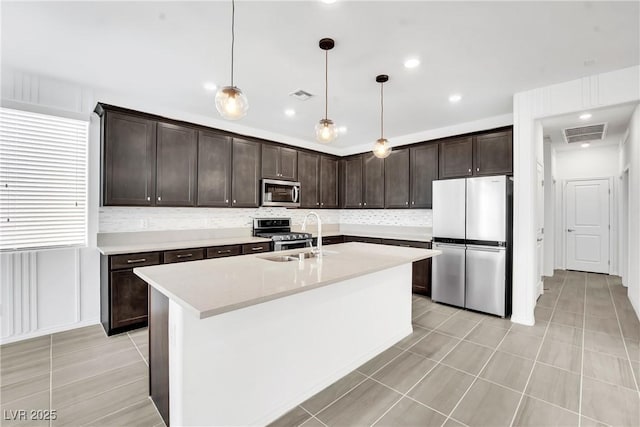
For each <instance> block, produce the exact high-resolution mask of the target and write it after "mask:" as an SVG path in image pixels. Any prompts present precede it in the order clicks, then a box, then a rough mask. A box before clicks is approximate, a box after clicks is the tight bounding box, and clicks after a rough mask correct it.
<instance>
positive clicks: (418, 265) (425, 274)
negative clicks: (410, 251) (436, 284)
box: [382, 239, 432, 296]
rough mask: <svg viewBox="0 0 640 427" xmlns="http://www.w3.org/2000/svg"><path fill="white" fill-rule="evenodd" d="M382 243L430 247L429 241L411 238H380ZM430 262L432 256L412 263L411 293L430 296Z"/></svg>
mask: <svg viewBox="0 0 640 427" xmlns="http://www.w3.org/2000/svg"><path fill="white" fill-rule="evenodd" d="M382 244H383V245H392V246H404V247H407V248H422V249H431V242H415V241H413V240H395V239H382ZM431 263H432V258H427V259H423V260H420V261H416V262H414V263H413V265H412V274H411V288H412V291H413V293H416V294H421V295H426V296H431Z"/></svg>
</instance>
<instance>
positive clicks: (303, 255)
mask: <svg viewBox="0 0 640 427" xmlns="http://www.w3.org/2000/svg"><path fill="white" fill-rule="evenodd" d="M336 253H337V252H334V251H322V256H327V255H332V254H336ZM260 258H262V259H265V260H267V261H274V262H291V261H303V260H305V259H309V258H318V254H317V253H316V252H309V251H307V252H298V253H297V254H290V255H271V256H262V257H260Z"/></svg>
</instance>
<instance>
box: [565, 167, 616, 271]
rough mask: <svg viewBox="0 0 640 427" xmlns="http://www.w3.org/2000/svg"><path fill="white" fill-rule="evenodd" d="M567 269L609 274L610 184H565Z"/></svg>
mask: <svg viewBox="0 0 640 427" xmlns="http://www.w3.org/2000/svg"><path fill="white" fill-rule="evenodd" d="M565 197H566V199H565V218H566V225H567V228H566V230H565V233H566V242H567V243H566V244H567V268H568V269H569V270H579V271H590V272H593V273H609V180H608V179H594V180H588V181H587V180H584V181H582V180H577V181H567V191H566V192H565Z"/></svg>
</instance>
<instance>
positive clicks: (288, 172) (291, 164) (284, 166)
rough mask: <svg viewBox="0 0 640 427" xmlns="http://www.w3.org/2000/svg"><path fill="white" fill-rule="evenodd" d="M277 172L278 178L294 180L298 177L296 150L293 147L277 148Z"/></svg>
mask: <svg viewBox="0 0 640 427" xmlns="http://www.w3.org/2000/svg"><path fill="white" fill-rule="evenodd" d="M279 151H280V155H279V163H278V172H279V173H280V179H287V180H290V181H295V180H297V179H298V151H297V150H294V149H293V148H286V147H280V148H279Z"/></svg>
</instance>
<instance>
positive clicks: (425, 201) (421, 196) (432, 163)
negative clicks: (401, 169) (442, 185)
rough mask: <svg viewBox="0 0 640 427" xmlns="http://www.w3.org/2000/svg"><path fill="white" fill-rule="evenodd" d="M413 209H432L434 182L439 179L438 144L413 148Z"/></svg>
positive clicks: (411, 155)
mask: <svg viewBox="0 0 640 427" xmlns="http://www.w3.org/2000/svg"><path fill="white" fill-rule="evenodd" d="M410 151H411V152H410V158H411V207H412V208H426V209H431V207H432V191H433V181H435V180H437V179H438V144H427V145H422V146H419V147H414V148H411V150H410Z"/></svg>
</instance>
